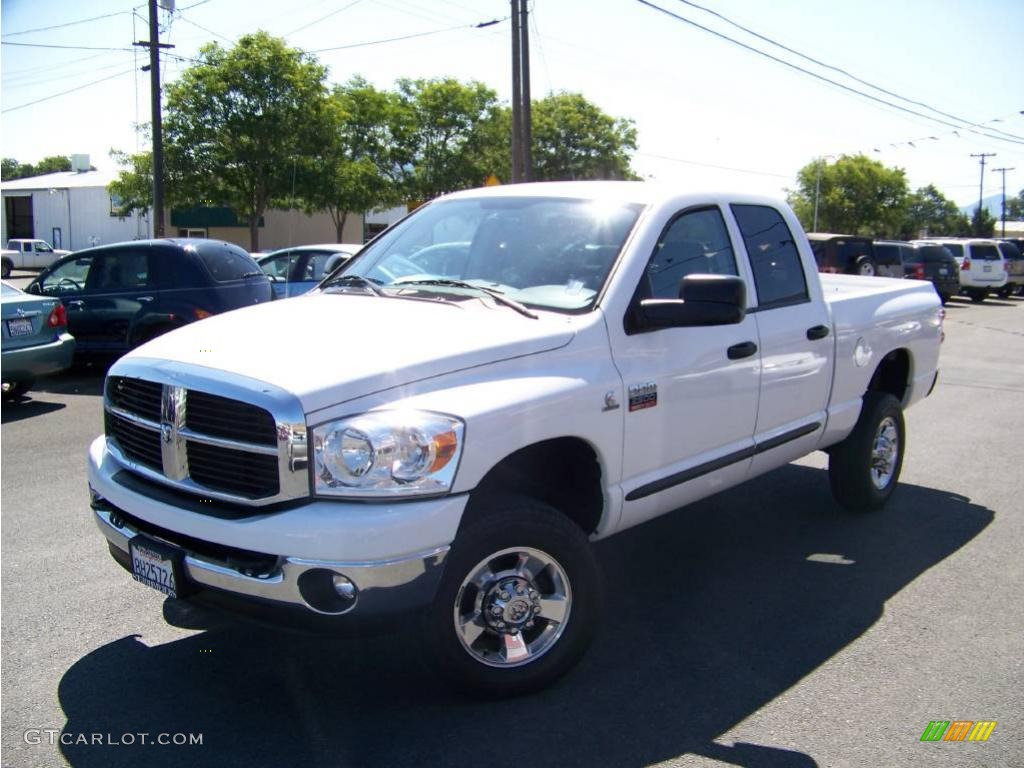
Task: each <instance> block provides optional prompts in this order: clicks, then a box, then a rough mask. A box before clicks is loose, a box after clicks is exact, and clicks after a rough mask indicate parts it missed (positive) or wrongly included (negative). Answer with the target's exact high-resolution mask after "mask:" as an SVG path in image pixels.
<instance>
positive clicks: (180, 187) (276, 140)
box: [164, 31, 329, 251]
mask: <svg viewBox="0 0 1024 768" xmlns="http://www.w3.org/2000/svg"><path fill="white" fill-rule="evenodd" d="M326 77H327V72H326V70H325V69H324V67H323V66H321V65H320V64H319V63H318V62H317V61H316V59H315V58H313V57H311V56H309V55H308V54H305V53H303V52H302V51H299V50H298V49H295V48H289V47H288V46H287V45H286V44H285V43H284V41H283V40H281V39H279V38H275V37H271V36H270V35H268V34H267V33H266V32H262V31H261V32H257V33H255V34H251V35H244V36H243V37H241V38H239V40H238V42H237V43H236V44H235V46H234V47H233V48H231V49H230V50H225V49H223V48H221V47H220V46H219V45H218V44H216V43H209V44H207V45H206V46H204V47H203V48H202V50H201V53H200V62H199V63H198V64H195V65H193V66H191V67H189V68H188V69H186V70H185V71H184V72H183V73H182V75H181V77H180V78H179V79H178V80H177V81H175V82H174V83H172V84H170V85H169V86H168V88H167V116H166V119H165V121H164V136H165V145H166V151H167V176H168V179H167V181H168V192H169V194H168V199H169V200H177V201H182V200H183V199H184V198H186V197H187V198H191V199H192V200H195V199H212V200H217V201H220V202H222V203H224V204H226V205H229V206H231V207H232V208H233V209H234V210H235V211H236V212H237V213H239V214H240V215H242V216H244V217H246V218H247V219H248V222H249V237H250V243H251V248H252V250H254V251H256V250H259V221H260V217H261V216H262V215H263V213H264V211H265V210H266V209H267V207H268V205H269V204H270V203H271V202H272V201H275V200H287V199H291V198H292V193H293V186H294V184H295V183H296V177H297V171H298V165H299V162H300V160H302V158H305V157H309V156H315V155H316V152H317V150H318V148H319V147H321V146H323V145H324V143H325V141H326V140H327V134H328V130H329V126H328V122H327V115H326V113H327V88H326V85H325V80H326Z"/></svg>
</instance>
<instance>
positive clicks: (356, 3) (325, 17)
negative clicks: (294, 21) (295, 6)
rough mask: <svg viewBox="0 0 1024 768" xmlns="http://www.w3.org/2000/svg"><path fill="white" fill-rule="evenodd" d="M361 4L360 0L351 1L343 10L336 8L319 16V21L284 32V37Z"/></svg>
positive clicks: (315, 20)
mask: <svg viewBox="0 0 1024 768" xmlns="http://www.w3.org/2000/svg"><path fill="white" fill-rule="evenodd" d="M361 2H362V0H353V2H351V3H349V4H348V5H346V6H345V7H344V8H338V9H337V10H334V11H331V12H330V13H328V14H327V15H326V16H321V17H320V18H319V19H314V20H313V21H311V22H309V24H303V25H302V26H301V27H298V28H296V29H293V30H292V31H291V32H286V33H285V37H288V36H289V35H294V34H295V33H296V32H301V31H302V30H304V29H309V28H310V27H312V26H313V25H314V24H319V23H320V22H321V21H326V20H327V19H329V18H331V16H337V15H338V14H339V13H341V12H342V11H347V10H348V9H349V8H351V7H352V6H353V5H358V4H359V3H361Z"/></svg>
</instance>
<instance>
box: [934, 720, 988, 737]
mask: <svg viewBox="0 0 1024 768" xmlns="http://www.w3.org/2000/svg"><path fill="white" fill-rule="evenodd" d="M995 729H996V721H995V720H953V721H950V720H932V721H931V722H930V723H928V727H927V728H925V729H924V733H922V734H921V741H988V737H989V736H991V735H992V731H994V730H995Z"/></svg>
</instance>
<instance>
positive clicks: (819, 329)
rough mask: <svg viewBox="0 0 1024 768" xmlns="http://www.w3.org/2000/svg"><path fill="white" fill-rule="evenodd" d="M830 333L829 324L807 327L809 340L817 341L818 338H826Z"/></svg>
mask: <svg viewBox="0 0 1024 768" xmlns="http://www.w3.org/2000/svg"><path fill="white" fill-rule="evenodd" d="M828 333H829V331H828V326H827V325H816V326H814V327H813V328H808V329H807V339H808V341H817V340H818V339H824V338H825V337H826V336H828Z"/></svg>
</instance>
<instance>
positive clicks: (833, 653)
mask: <svg viewBox="0 0 1024 768" xmlns="http://www.w3.org/2000/svg"><path fill="white" fill-rule="evenodd" d="M14 282H15V284H22V285H23V284H24V283H26V282H27V280H22V279H18V280H15V281H14ZM940 365H941V375H940V379H939V384H938V387H937V388H936V390H935V392H934V394H933V395H932V396H931V397H930V398H928V399H927V400H925V401H924V402H922V403H921V404H920V405H918V406H915V408H913V409H911V410H910V411H909V412H908V413H907V431H908V435H909V445H908V448H907V452H906V457H905V461H904V466H903V475H902V480H901V487H900V488H898V489H897V491H896V494H895V496H894V497H893V499H892V500H891V501H890V503H889V505H888V507H887V508H886V509H884V510H883V511H882V512H880V513H877V514H873V515H869V516H865V517H850V516H847V515H844V514H842V513H841V512H840V511H839V508H838V507H837V505H836V504H835V503H834V502H833V501H832V498H831V496H830V494H829V488H828V478H827V475H826V473H825V472H824V471H823V468H824V467H825V465H826V458H825V457H824V455H822V454H815V455H813V456H811V457H808V458H807V459H804V460H802V461H800V462H798V463H796V464H793V465H790V466H788V467H786V468H784V469H782V470H779V471H777V472H774V473H772V474H769V475H767V476H764V477H761V478H759V479H757V480H754V481H752V482H751V483H748V484H746V485H744V486H741V487H739V488H735V489H733V490H730V491H728V492H726V493H724V494H722V495H720V496H718V497H714V498H711V499H708V500H706V501H703V502H701V503H698V504H695V505H693V506H691V507H687V508H686V509H684V510H680V511H678V512H676V513H674V514H672V515H668V516H666V517H663V518H660V519H658V520H655V521H653V522H651V523H649V524H647V525H644V526H640V527H639V528H635V529H632V530H630V531H628V532H626V533H623V534H622V535H619V536H615V537H613V538H612V539H611V540H609V541H607V542H603V543H602V544H600V545H599V557H600V561H601V564H602V566H603V568H604V571H605V577H606V580H607V588H608V600H607V609H606V616H605V624H604V626H603V629H602V632H601V634H600V636H599V638H598V640H597V642H596V643H595V645H594V647H593V648H592V649H591V651H590V652H589V654H588V655H587V657H586V658H585V659H584V661H583V662H582V664H581V665H580V666H579V667H578V668H577V670H576V671H575V672H574V673H572V674H571V675H570V676H569V677H568V678H566V679H565V680H564V681H562V682H561V683H560V684H558V685H556V686H554V687H553V688H551V689H549V690H546V691H544V692H543V693H541V694H538V695H535V696H532V697H528V698H522V699H517V700H512V701H506V702H499V703H492V702H481V701H472V700H467V699H463V698H460V697H458V696H456V695H454V694H452V693H449V692H448V691H447V690H446V689H444V688H443V687H441V686H440V685H439V684H438V682H437V681H436V680H435V679H434V678H433V677H432V676H431V674H430V672H429V670H425V669H423V668H422V667H421V665H420V664H419V662H418V661H417V658H418V656H417V648H416V640H417V637H416V627H415V626H414V625H410V626H409V627H408V628H407V631H403V632H400V633H397V634H394V635H386V636H381V637H374V638H326V637H308V636H303V635H296V634H289V633H283V632H278V631H273V630H270V629H266V628H263V627H260V626H255V625H250V624H242V623H236V622H234V621H229V620H225V619H221V618H218V617H214V616H212V615H209V614H206V613H203V612H200V611H199V610H198V609H192V608H189V607H188V606H187V605H184V604H181V603H178V602H177V601H173V600H169V599H165V598H163V596H162V595H160V594H159V593H157V592H155V591H153V590H150V589H147V588H145V587H142V586H141V585H138V584H136V583H134V582H133V581H132V579H131V577H130V576H129V575H128V574H126V573H125V572H124V571H123V570H121V568H120V567H118V566H117V565H116V564H115V563H114V562H113V561H112V560H111V558H110V557H109V555H108V554H107V551H106V546H105V544H104V541H103V539H102V537H101V536H100V535H99V533H98V532H97V531H96V529H95V526H94V524H93V522H92V519H91V512H90V510H89V494H88V488H87V483H86V477H85V453H86V449H87V446H88V445H89V443H90V442H91V440H92V439H93V438H94V437H95V436H96V435H97V434H99V433H100V431H101V430H102V404H101V397H100V392H101V387H102V372H100V371H94V370H75V371H72V372H71V373H68V374H66V375H62V376H59V377H56V378H53V379H50V380H46V381H41V382H40V383H39V384H38V386H37V388H36V389H35V390H34V391H32V392H30V394H29V398H28V399H27V400H25V401H23V402H21V403H17V404H9V403H5V404H4V405H3V412H2V416H3V418H2V421H3V427H2V432H0V438H2V449H0V450H2V523H3V525H2V546H3V555H4V557H3V560H2V577H3V578H2V598H3V608H4V612H3V625H2V648H3V693H4V696H3V703H2V709H3V733H2V740H3V747H4V754H3V764H4V765H5V766H6V765H10V766H36V765H53V764H59V763H60V762H61V760H65V761H67V762H68V763H70V764H72V765H75V766H120V765H125V766H128V765H180V764H184V763H189V764H192V765H197V766H205V765H211V766H229V765H240V766H241V765H245V766H249V765H274V764H276V765H344V766H366V765H370V766H404V765H408V766H421V765H432V764H440V765H459V766H462V765H465V766H505V765H509V766H547V765H551V766H569V765H586V766H605V765H608V766H637V767H639V766H650V765H672V766H691V765H694V766H696V765H699V766H704V765H741V766H813V765H818V766H869V765H878V766H882V765H886V766H916V765H920V766H925V765H927V766H1011V765H1021V764H1022V763H1021V759H1022V758H1021V756H1022V755H1024V662H1022V659H1024V613H1022V611H1021V595H1022V594H1024V557H1022V555H1021V553H1022V551H1024V519H1022V518H1024V483H1022V480H1021V477H1022V470H1021V467H1022V462H1024V448H1022V443H1021V435H1022V433H1024V299H1021V298H1010V299H1007V300H1001V299H990V300H988V301H987V302H986V303H985V304H983V305H975V304H971V303H970V302H969V301H966V300H963V299H954V300H952V301H951V302H950V303H949V305H948V306H947V319H946V342H945V344H944V346H943V350H942V359H941V363H940ZM933 720H950V721H952V720H971V721H978V720H990V721H997V723H998V724H997V726H996V728H995V730H994V731H993V733H992V735H991V737H990V738H989V740H988V741H987V742H984V743H969V742H938V743H926V742H921V741H920V738H921V735H922V732H923V731H924V730H925V728H926V726H927V725H928V724H929V722H930V721H933ZM142 734H146V736H145V738H142V737H141V735H142ZM182 734H184V735H187V736H188V737H189V739H188V740H189V741H194V740H195V736H196V735H199V736H200V738H201V744H198V743H186V744H176V743H173V742H174V741H175V740H176V737H177V736H178V735H182ZM97 735H98V736H99V738H97ZM160 736H167V737H169V738H167V739H165V741H169V742H171V743H166V744H164V743H158V741H159V737H160Z"/></svg>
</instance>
